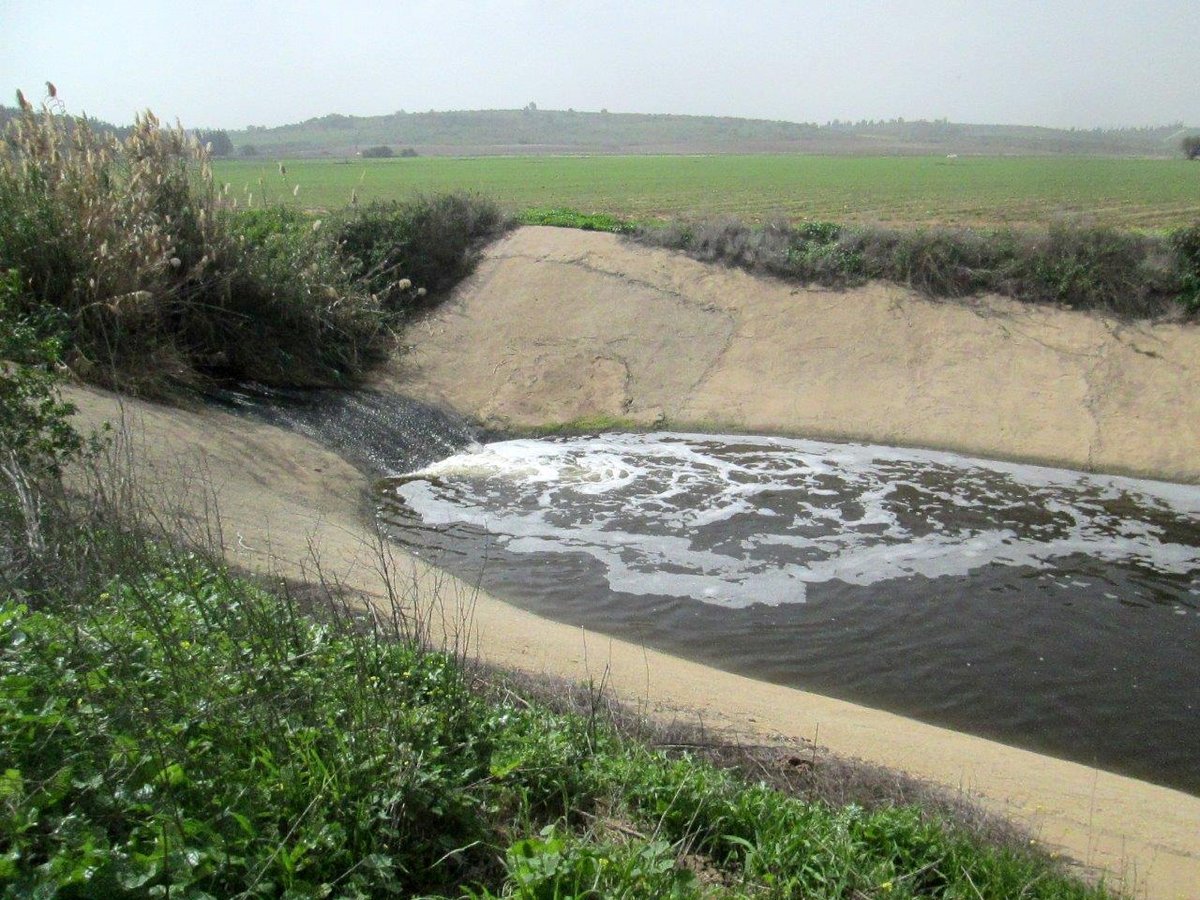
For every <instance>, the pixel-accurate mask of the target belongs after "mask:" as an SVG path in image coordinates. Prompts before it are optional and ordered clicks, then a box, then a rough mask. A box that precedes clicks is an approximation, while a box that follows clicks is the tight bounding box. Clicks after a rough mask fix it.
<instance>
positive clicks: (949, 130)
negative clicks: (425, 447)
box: [230, 108, 1186, 157]
mask: <svg viewBox="0 0 1200 900" xmlns="http://www.w3.org/2000/svg"><path fill="white" fill-rule="evenodd" d="M1185 131H1186V129H1184V127H1183V126H1182V125H1181V124H1178V123H1176V124H1172V125H1165V126H1159V127H1152V128H1123V129H1109V130H1103V129H1094V130H1090V131H1080V130H1074V129H1071V130H1068V129H1056V128H1041V127H1034V126H1023V125H972V124H958V123H953V122H948V121H946V120H937V121H912V122H909V121H904V120H903V119H894V120H890V121H866V120H863V121H859V122H839V121H836V120H835V121H833V122H829V123H826V124H824V125H818V124H816V123H812V122H783V121H768V120H762V119H737V118H721V117H716V116H682V115H645V114H640V113H609V112H606V111H602V112H576V111H574V110H565V111H564V110H541V109H528V108H527V109H510V110H503V109H499V110H469V111H458V112H435V111H432V110H431V111H429V112H421V113H412V112H404V111H403V110H402V111H400V112H397V113H393V114H392V115H384V116H345V115H337V114H332V115H327V116H321V117H320V118H315V119H309V120H307V121H305V122H300V123H297V124H294V125H283V126H279V127H274V128H266V127H261V126H251V127H250V128H247V129H245V130H243V131H233V132H230V137H231V138H232V140H233V143H234V146H235V148H236V149H237V150H238V151H239V152H247V151H246V150H245V148H246V147H248V146H249V147H253V148H254V152H258V153H264V154H268V155H272V156H310V155H312V156H316V155H330V156H352V155H355V154H357V153H359V152H361V151H362V150H363V149H365V148H368V147H372V146H378V145H387V146H391V147H394V148H404V147H412V148H414V149H416V150H417V151H418V152H420V153H421V154H423V155H435V156H443V155H450V156H477V155H517V154H520V155H524V154H554V153H592V154H597V153H668V154H670V153H831V154H861V155H878V154H930V153H934V154H938V153H947V154H949V153H959V154H987V155H1009V154H1013V155H1033V154H1037V155H1042V154H1082V155H1094V156H1151V157H1170V156H1176V155H1178V154H1179V153H1180V150H1179V139H1180V137H1181V135H1182V134H1183V133H1184V132H1185Z"/></svg>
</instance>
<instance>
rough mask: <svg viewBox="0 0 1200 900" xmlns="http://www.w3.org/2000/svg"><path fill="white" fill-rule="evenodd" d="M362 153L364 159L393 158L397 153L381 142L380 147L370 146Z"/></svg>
mask: <svg viewBox="0 0 1200 900" xmlns="http://www.w3.org/2000/svg"><path fill="white" fill-rule="evenodd" d="M362 155H363V159H391V158H392V157H393V156H395V155H396V154H395V152H394V151H393V150H392V148H391V147H389V146H387V145H386V144H380V145H379V146H378V147H368V148H367V149H366V150H364V151H363V152H362Z"/></svg>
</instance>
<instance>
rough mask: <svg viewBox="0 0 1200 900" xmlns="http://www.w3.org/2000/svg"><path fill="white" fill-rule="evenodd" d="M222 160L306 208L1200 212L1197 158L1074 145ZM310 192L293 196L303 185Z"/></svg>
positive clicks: (861, 215)
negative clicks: (1009, 149)
mask: <svg viewBox="0 0 1200 900" xmlns="http://www.w3.org/2000/svg"><path fill="white" fill-rule="evenodd" d="M284 168H285V170H286V174H280V168H279V164H278V163H277V162H275V161H267V160H236V161H233V160H230V161H220V162H218V163H217V164H216V166H215V169H216V171H215V175H216V178H217V179H218V181H224V182H228V183H229V185H230V193H231V195H232V196H236V197H240V198H241V199H242V202H243V203H244V202H245V201H246V198H247V195H249V194H252V195H253V203H254V204H256V205H257V204H261V203H262V202H264V200H265V201H267V202H271V201H286V202H288V203H297V204H299V205H301V206H303V207H306V208H324V209H331V208H336V207H340V206H343V205H344V204H346V203H348V202H349V201H350V198H351V195H352V194H356V195H357V197H358V199H359V200H360V201H363V202H366V201H370V200H380V199H399V198H403V197H406V196H408V195H411V194H412V193H414V192H434V191H447V190H470V191H479V192H483V193H485V194H487V195H489V196H491V197H493V198H494V199H496V200H498V201H499V202H501V203H502V204H505V205H506V206H509V207H512V208H513V209H518V210H519V209H525V208H528V207H558V206H565V207H571V208H575V209H579V210H582V211H585V212H605V213H613V214H616V215H621V216H628V217H631V218H639V219H648V218H658V217H668V216H679V215H686V216H693V215H694V216H713V215H723V214H728V215H735V216H738V217H740V218H742V219H744V220H747V221H751V222H753V221H763V220H768V219H774V218H780V217H782V218H787V219H790V220H794V221H798V220H827V221H837V222H844V223H882V224H889V225H929V224H949V225H970V226H989V225H1015V226H1028V225H1048V224H1050V223H1053V222H1057V221H1061V220H1064V219H1067V220H1082V221H1087V222H1095V223H1098V224H1106V225H1114V226H1120V227H1127V228H1136V229H1161V228H1168V227H1174V226H1178V225H1184V224H1191V223H1193V222H1195V221H1197V220H1198V219H1200V165H1197V164H1196V163H1189V162H1187V161H1185V160H1182V159H1180V160H1149V159H1146V160H1143V159H1086V158H1072V157H1066V158H1063V157H1057V158H1052V157H1041V158H1028V157H1027V158H988V157H962V158H959V159H947V158H945V157H836V156H683V157H680V156H616V157H613V156H608V157H567V156H558V157H553V156H552V157H545V156H543V157H533V156H528V157H487V158H445V157H442V158H433V157H429V158H418V159H391V160H366V161H360V160H356V161H344V160H295V161H287V162H285V164H284ZM297 185H298V186H299V193H298V194H296V195H293V191H294V190H295V188H296V186H297Z"/></svg>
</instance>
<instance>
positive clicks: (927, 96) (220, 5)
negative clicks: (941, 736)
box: [0, 0, 1200, 128]
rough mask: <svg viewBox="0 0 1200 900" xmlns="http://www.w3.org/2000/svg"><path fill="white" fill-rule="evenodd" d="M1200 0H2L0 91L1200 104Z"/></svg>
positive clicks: (1135, 107) (999, 109)
mask: <svg viewBox="0 0 1200 900" xmlns="http://www.w3.org/2000/svg"><path fill="white" fill-rule="evenodd" d="M1198 59H1200V0H1141V2H1138V0H1128V2H1118V0H1041V2H1035V0H994V2H993V0H943V2H935V0H895V2H886V0H876V2H865V0H849V2H836V0H826V2H799V0H797V2H791V3H785V2H769V0H761V2H756V0H742V2H717V0H710V2H706V0H687V2H677V0H665V2H650V0H647V2H642V3H634V2H600V0H593V2H588V3H583V2H571V0H558V2H543V0H507V2H499V0H480V2H474V3H470V2H456V0H438V2H424V0H412V2H406V0H396V2H391V3H378V4H373V3H364V2H353V0H351V2H347V0H343V2H333V0H330V2H325V3H307V2H303V0H294V2H289V3H256V2H253V0H239V2H236V3H232V2H224V0H205V2H194V0H193V2H183V0H171V2H159V3H146V2H109V3H105V2H90V3H82V2H80V3H68V2H52V0H41V2H18V0H0V91H2V92H3V96H4V97H5V99H4V100H3V102H5V103H7V104H9V105H11V104H12V103H13V100H12V97H13V92H14V91H15V90H16V88H18V87H22V88H24V89H25V92H26V93H27V94H28V95H30V96H31V97H33V98H37V97H40V96H41V95H42V93H43V88H42V83H43V82H44V81H45V80H46V79H50V80H52V81H54V82H55V83H56V84H57V85H58V87H59V90H60V94H61V96H62V97H63V98H64V99H65V101H66V103H67V105H68V108H69V109H70V110H71V111H72V112H80V111H86V112H88V113H89V114H91V115H94V116H98V117H100V118H103V119H108V120H111V121H114V122H127V121H129V120H130V119H131V118H132V115H133V113H134V112H135V111H136V110H139V109H142V108H146V107H149V108H151V109H153V110H154V111H155V112H157V113H158V114H159V115H160V116H162V117H164V118H170V119H173V118H175V117H179V118H180V119H181V120H182V121H183V123H184V124H185V125H188V126H224V127H230V128H232V127H241V126H244V125H248V124H265V125H273V124H282V123H286V122H295V121H299V120H302V119H306V118H310V117H312V116H319V115H324V114H325V113H329V112H340V113H350V114H359V115H374V114H380V113H390V112H395V111H396V110H399V109H406V110H409V111H413V110H421V111H423V110H428V109H439V110H444V109H490V108H508V109H511V108H516V107H520V106H524V105H525V104H526V103H528V102H529V101H531V100H532V101H535V102H536V103H537V104H538V105H539V106H540V107H543V108H547V109H566V108H567V107H574V108H575V109H581V110H598V109H600V108H602V107H606V108H608V109H609V110H611V111H613V112H673V113H697V114H714V115H734V116H747V117H753V118H772V119H789V120H793V121H818V122H824V121H827V120H829V119H834V118H840V119H854V120H857V119H861V118H868V119H879V118H893V117H895V116H904V117H905V118H910V119H915V118H929V119H933V118H940V117H943V116H945V117H947V118H949V119H951V120H954V121H965V122H995V123H1012V124H1035V125H1061V126H1070V125H1074V126H1081V127H1090V126H1093V125H1105V126H1111V125H1149V124H1166V123H1170V122H1175V121H1179V120H1183V121H1185V122H1187V123H1188V124H1200V77H1198V74H1197V73H1198V72H1200V68H1198V67H1197V61H1198Z"/></svg>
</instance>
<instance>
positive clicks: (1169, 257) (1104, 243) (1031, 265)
mask: <svg viewBox="0 0 1200 900" xmlns="http://www.w3.org/2000/svg"><path fill="white" fill-rule="evenodd" d="M1197 234H1200V226H1194V227H1193V228H1190V229H1181V230H1180V231H1177V232H1175V233H1174V234H1172V235H1169V236H1167V237H1157V236H1153V235H1144V234H1138V233H1134V232H1125V231H1118V230H1116V229H1113V228H1107V227H1081V226H1067V225H1062V226H1056V227H1054V228H1051V229H1049V230H1048V231H1045V232H1019V231H1011V230H1008V231H1004V230H1001V231H974V230H970V229H964V228H958V229H948V228H932V229H916V230H910V231H900V230H895V229H889V228H881V227H867V226H854V227H851V226H840V225H836V224H832V223H823V222H815V223H804V224H800V225H790V224H787V223H776V224H770V225H767V226H764V227H761V228H755V227H751V226H749V225H746V224H744V223H741V222H738V221H734V220H724V221H716V222H703V223H684V222H675V223H669V224H666V225H662V226H641V227H639V228H638V229H637V230H636V232H635V233H634V235H633V238H634V239H635V240H637V241H640V242H642V243H647V244H651V245H654V246H662V247H669V248H673V249H680V250H684V251H686V252H688V253H689V254H691V255H693V256H695V257H696V258H698V259H702V260H706V261H710V262H721V263H725V264H727V265H734V266H739V267H741V268H745V269H748V270H750V271H755V272H762V273H765V274H769V275H774V276H777V277H781V278H788V279H792V280H796V281H800V282H804V283H816V284H822V285H827V286H834V287H837V286H847V285H853V284H861V283H863V282H865V281H867V280H869V279H881V280H885V281H892V282H896V283H899V284H905V285H908V286H910V287H912V288H914V289H915V290H918V291H921V292H922V293H924V294H926V295H928V296H932V297H964V296H969V295H973V294H979V293H985V292H993V293H998V294H1003V295H1005V296H1009V297H1012V298H1014V299H1017V300H1021V301H1027V302H1034V303H1055V304H1061V305H1063V306H1067V307H1070V308H1075V309H1097V310H1102V311H1104V312H1108V313H1112V314H1114V315H1118V316H1122V317H1126V318H1153V317H1158V316H1162V315H1164V314H1169V313H1171V312H1172V311H1182V312H1183V313H1184V314H1195V313H1196V312H1200V300H1197V296H1198V294H1200V288H1198V287H1197V285H1200V262H1198V260H1200V251H1198V250H1197V246H1200V238H1197V237H1196V235H1197Z"/></svg>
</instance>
